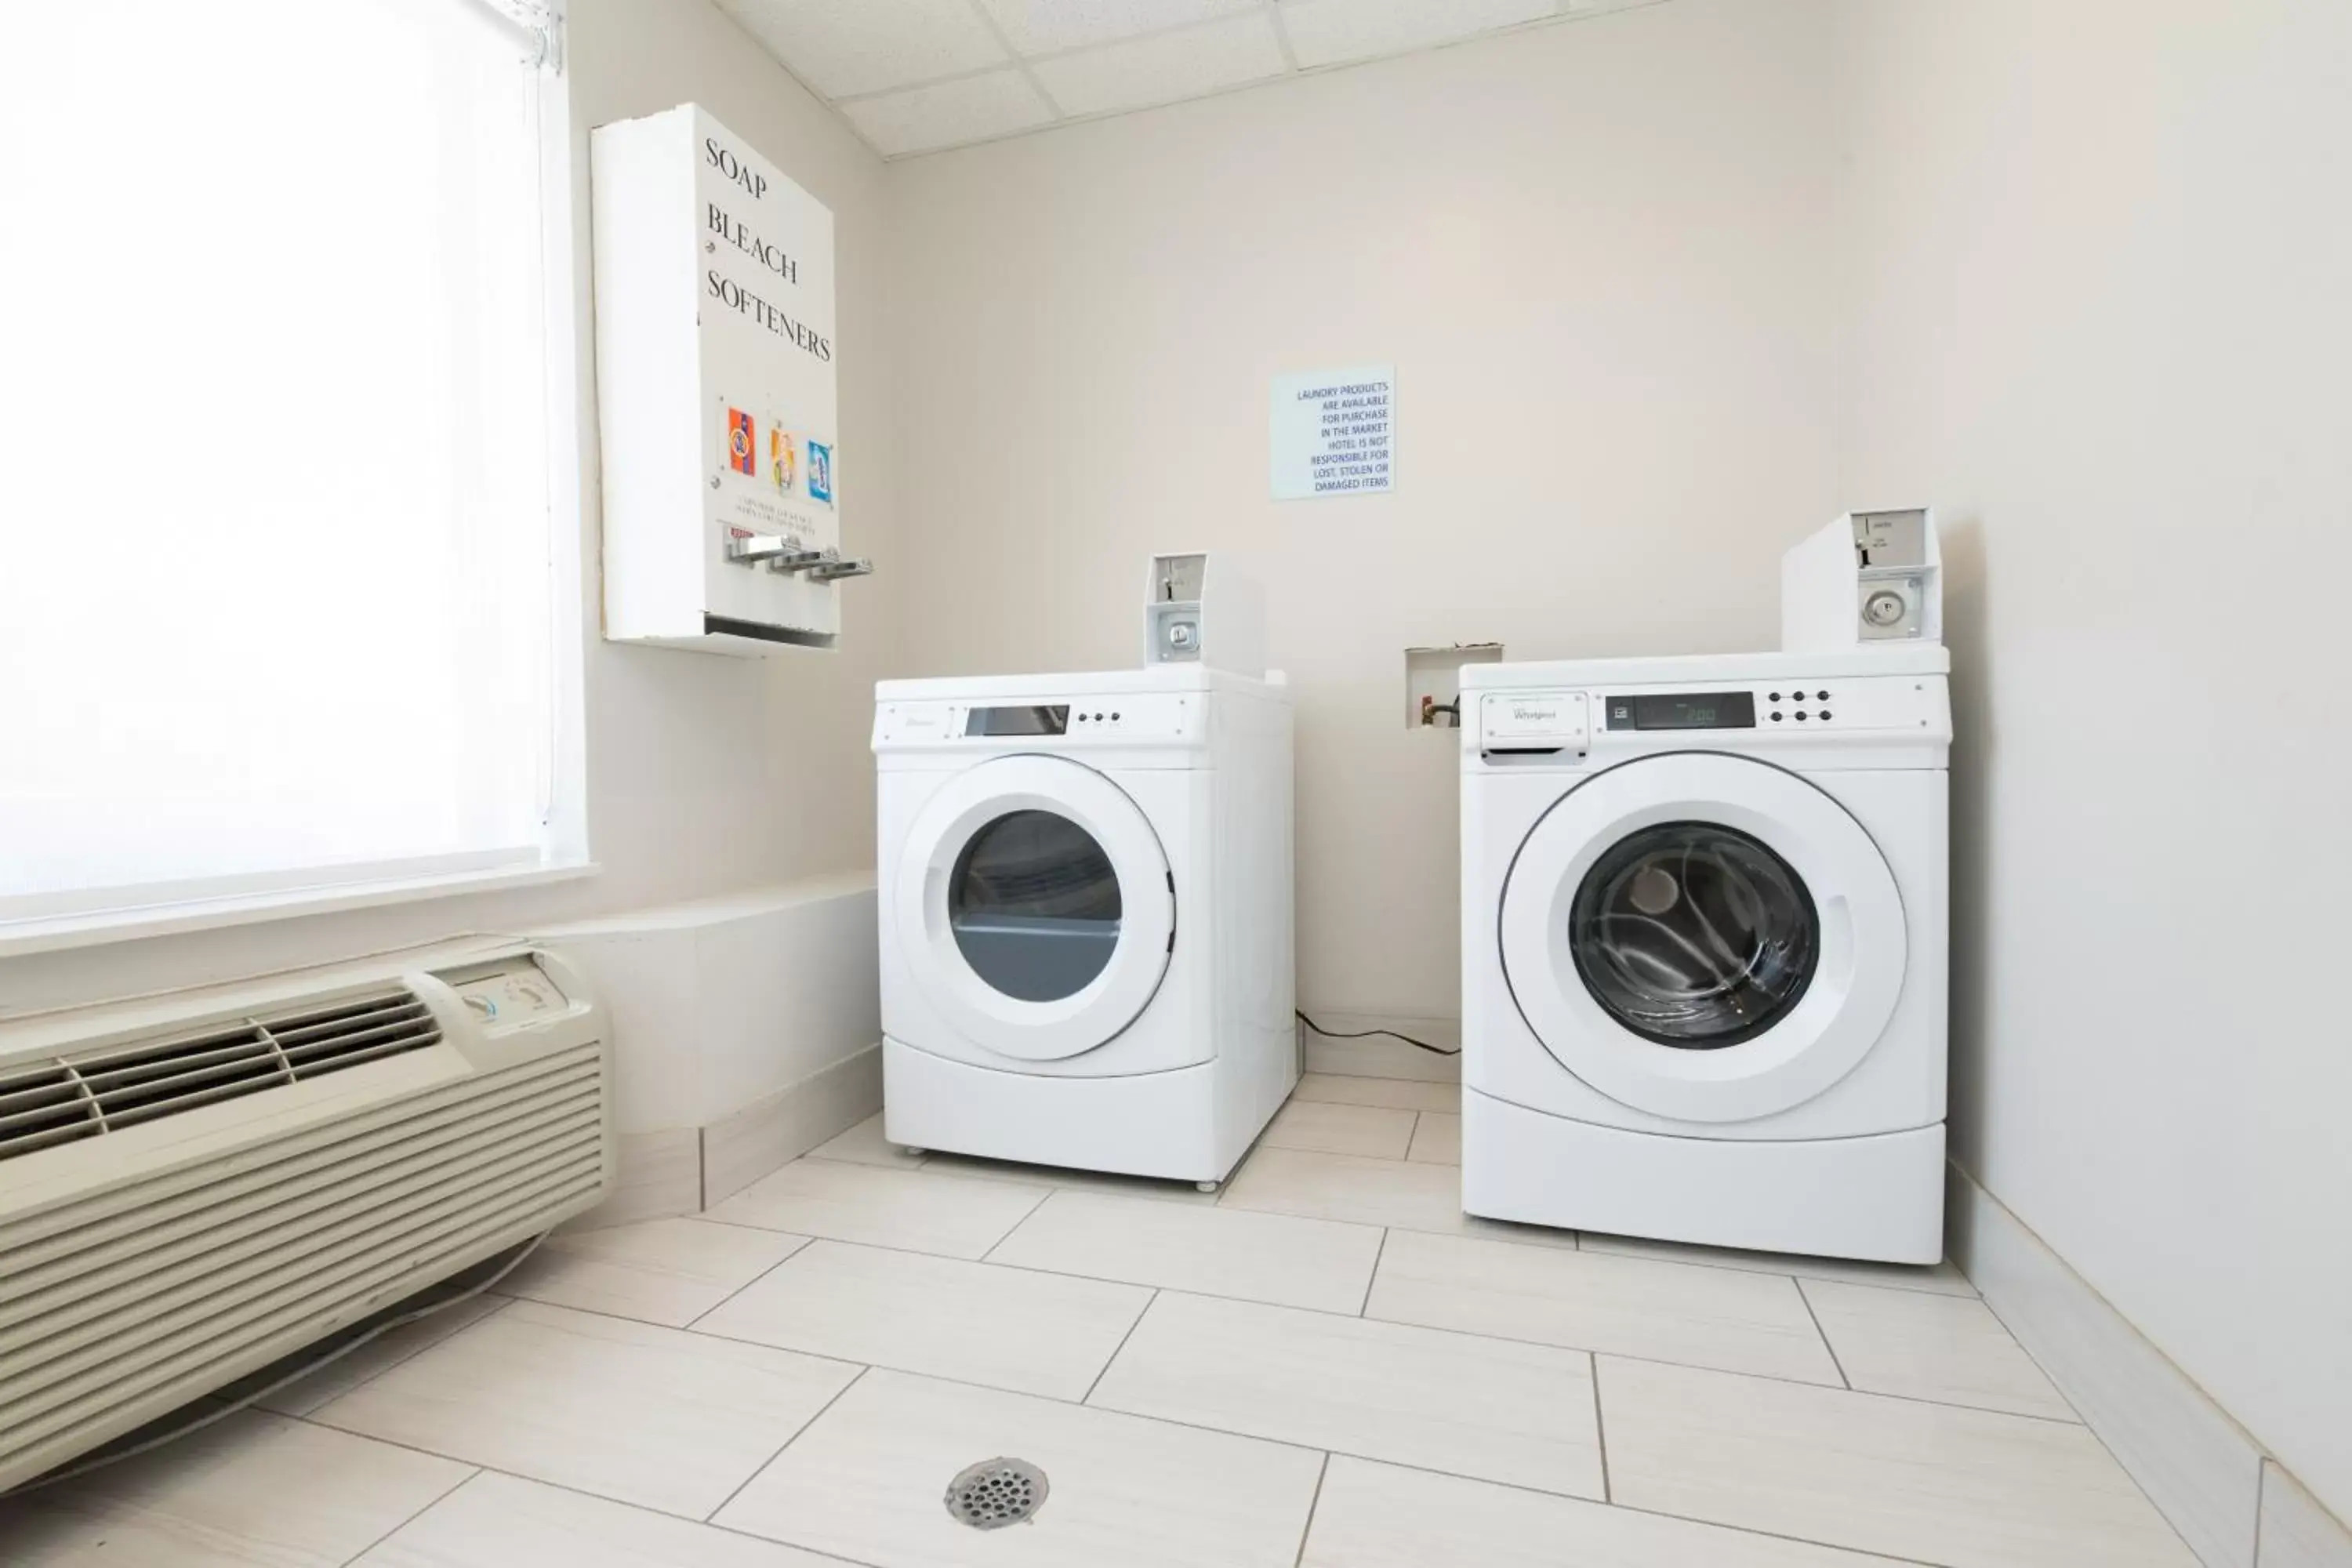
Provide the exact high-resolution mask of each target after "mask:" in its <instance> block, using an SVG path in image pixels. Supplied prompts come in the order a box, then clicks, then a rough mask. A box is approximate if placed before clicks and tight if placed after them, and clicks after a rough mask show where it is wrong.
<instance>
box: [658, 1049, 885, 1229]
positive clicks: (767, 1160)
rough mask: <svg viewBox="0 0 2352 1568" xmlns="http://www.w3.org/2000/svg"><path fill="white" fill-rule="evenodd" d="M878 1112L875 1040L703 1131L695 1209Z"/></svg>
mask: <svg viewBox="0 0 2352 1568" xmlns="http://www.w3.org/2000/svg"><path fill="white" fill-rule="evenodd" d="M881 1109H882V1042H881V1041H879V1040H877V1041H875V1042H874V1043H873V1044H872V1045H870V1046H868V1047H866V1048H865V1049H864V1050H862V1051H860V1052H858V1053H857V1054H856V1056H854V1057H848V1058H844V1059H843V1060H841V1061H837V1062H835V1063H834V1064H833V1065H832V1066H831V1067H828V1068H821V1069H820V1070H818V1071H816V1072H814V1073H811V1074H810V1075H809V1076H808V1077H806V1078H804V1079H801V1081H800V1082H798V1083H796V1084H793V1085H792V1086H791V1087H790V1088H787V1089H778V1090H777V1091H776V1092H775V1093H773V1094H772V1095H769V1096H768V1097H767V1098H766V1099H764V1100H754V1101H753V1102H752V1103H751V1104H750V1105H747V1106H745V1107H744V1108H743V1109H742V1110H739V1111H737V1112H736V1113H735V1114H734V1115H732V1116H730V1117H728V1118H727V1119H726V1120H724V1121H718V1122H714V1123H713V1124H711V1125H710V1126H709V1127H706V1128H704V1129H703V1130H702V1206H703V1207H705V1208H709V1206H710V1205H713V1204H715V1203H718V1202H719V1200H721V1199H723V1198H729V1197H732V1196H734V1195H735V1194H737V1193H740V1192H741V1191H742V1190H743V1189H744V1188H745V1187H748V1186H750V1185H751V1184H752V1183H753V1182H756V1181H758V1180H759V1179H760V1178H761V1177H762V1176H764V1175H766V1174H768V1173H770V1172H771V1171H776V1170H781V1169H782V1168H783V1167H784V1166H785V1165H788V1164H790V1163H792V1162H793V1161H794V1160H797V1159H799V1158H800V1157H801V1156H802V1155H803V1154H805V1153H807V1152H809V1151H810V1150H812V1149H814V1148H815V1147H816V1146H817V1145H818V1144H820V1143H823V1142H826V1141H827V1140H828V1139H832V1138H835V1137H837V1136H838V1135H840V1134H841V1133H844V1132H846V1131H849V1130H850V1129H851V1128H853V1127H855V1126H856V1125H857V1124H858V1123H859V1122H861V1121H865V1120H866V1118H867V1117H869V1116H871V1115H873V1114H874V1113H875V1112H876V1111H877V1110H881Z"/></svg>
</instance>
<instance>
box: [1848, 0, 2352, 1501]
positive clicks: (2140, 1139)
mask: <svg viewBox="0 0 2352 1568" xmlns="http://www.w3.org/2000/svg"><path fill="white" fill-rule="evenodd" d="M1838 36H1839V51H1838V58H1837V68H1838V80H1839V81H1840V83H1841V84H1842V85H1841V89H1840V92H1839V95H1838V96H1839V98H1840V100H1841V101H1842V102H1843V104H1844V105H1845V106H1846V108H1847V110H1849V112H1850V119H1849V121H1848V123H1847V125H1846V126H1845V128H1844V131H1843V138H1842V139H1843V146H1844V148H1845V150H1846V157H1847V160H1848V163H1847V168H1848V175H1847V180H1846V184H1845V187H1844V195H1845V196H1846V198H1847V200H1846V205H1845V212H1844V222H1843V228H1842V242H1841V243H1840V244H1839V246H1838V247H1837V254H1838V255H1839V256H1840V257H1841V258H1843V260H1844V262H1845V264H1846V265H1845V270H1844V272H1843V276H1842V278H1841V279H1840V282H1841V288H1842V297H1843V301H1844V308H1843V310H1842V321H1843V342H1844V353H1843V363H1842V383H1843V388H1842V390H1843V415H1842V427H1843V437H1844V442H1843V489H1842V490H1841V494H1843V495H1848V496H1851V497H1853V498H1854V499H1855V500H1857V501H1859V502H1865V503H1874V504H1875V503H1886V502H1895V501H1902V500H1910V499H1912V498H1916V497H1929V498H1933V499H1934V500H1937V501H1938V502H1939V503H1940V504H1941V505H1942V506H1943V507H1944V508H1945V513H1944V515H1945V517H1946V518H1947V519H1948V521H1949V522H1950V523H1951V524H1953V525H1954V526H1953V527H1952V528H1951V531H1949V532H1948V534H1947V536H1946V551H1947V557H1948V562H1949V563H1950V564H1949V565H1948V575H1949V577H1950V594H1949V602H1948V619H1949V626H1950V637H1949V640H1950V642H1951V643H1952V645H1953V650H1954V656H1955V661H1956V668H1955V674H1954V678H1953V690H1954V695H1955V699H1956V706H1957V707H1958V723H1959V736H1960V743H1959V745H1958V749H1957V750H1956V753H1955V759H1954V781H1953V798H1954V805H1955V812H1956V820H1955V823H1954V845H1955V854H1954V868H1955V879H1956V883H1957V895H1956V910H1955V914H1956V925H1955V930H1956V931H1957V934H1958V948H1957V952H1956V960H1957V963H1958V968H1957V971H1956V975H1955V984H1954V988H1953V990H1954V1002H1955V1030H1956V1032H1955V1048H1956V1052H1957V1060H1956V1063H1955V1099H1954V1103H1953V1114H1952V1124H1953V1129H1954V1132H1955V1134H1956V1137H1957V1143H1956V1153H1957V1155H1958V1158H1959V1160H1960V1161H1961V1163H1963V1164H1965V1165H1966V1166H1967V1167H1968V1168H1969V1170H1970V1171H1972V1172H1974V1173H1976V1174H1977V1175H1978V1176H1979V1178H1980V1179H1981V1180H1982V1181H1983V1183H1984V1184H1985V1185H1986V1186H1987V1187H1988V1188H1990V1190H1991V1192H1992V1193H1993V1194H1995V1195H1996V1196H1998V1197H1999V1198H2000V1199H2001V1200H2002V1202H2003V1203H2005V1204H2006V1205H2008V1206H2009V1207H2010V1208H2011V1210H2013V1211H2014V1212H2015V1213H2016V1214H2018V1215H2020V1216H2021V1217H2022V1218H2023V1219H2024V1220H2025V1221H2026V1222H2027V1223H2028V1224H2029V1225H2031V1226H2033V1227H2034V1228H2035V1229H2036V1230H2038V1231H2039V1232H2040V1233H2041V1235H2042V1237H2043V1238H2044V1239H2046V1240H2047V1241H2048V1242H2049V1243H2050V1244H2051V1245H2052V1246H2053V1247H2055V1248H2056V1249H2057V1250H2058V1251H2059V1252H2060V1253H2061V1254H2062V1255H2063V1256H2064V1258H2066V1259H2067V1260H2068V1261H2069V1262H2071V1263H2072V1264H2073V1265H2074V1268H2077V1269H2078V1270H2080V1271H2081V1272H2082V1273H2083V1274H2084V1276H2085V1277H2086V1278H2087V1279H2089V1280H2090V1281H2091V1282H2092V1283H2093V1284H2094V1285H2095V1286H2096V1287H2097V1288H2098V1289H2100V1290H2101V1291H2102V1292H2104V1293H2105V1295H2106V1296H2107V1297H2108V1298H2109V1300H2112V1301H2113V1302H2114V1303H2115V1305H2116V1307H2117V1308H2118V1309H2119V1310H2121V1311H2122V1312H2123V1313H2124V1314H2125V1315H2126V1317H2128V1318H2130V1319H2131V1320H2132V1321H2134V1322H2135V1323H2136V1324H2137V1325H2138V1326H2139V1328H2140V1329H2141V1330H2142V1331H2145V1332H2146V1333H2147V1334H2148V1335H2149V1336H2150V1337H2151V1338H2152V1339H2153V1340H2154V1341H2155V1342H2157V1344H2158V1346H2160V1347H2161V1348H2162V1349H2163V1350H2164V1351H2166V1352H2168V1354H2169V1355H2170V1356H2171V1357H2172V1358H2173V1359H2174V1360H2175V1361H2177V1362H2178V1363H2179V1364H2180V1365H2181V1366H2182V1367H2183V1368H2184V1369H2186V1370H2187V1371H2188V1372H2189V1374H2190V1375H2191V1376H2193V1377H2195V1378H2196V1379H2198V1380H2199V1381H2200V1383H2202V1384H2203V1385H2204V1386H2205V1388H2206V1389H2207V1391H2208V1392H2210V1394H2213V1395H2214V1396H2215V1397H2217V1398H2218V1399H2219V1400H2220V1401H2221V1404H2222V1405H2225V1406H2227V1407H2228V1409H2229V1410H2230V1411H2231V1412H2232V1413H2233V1414H2234V1415H2237V1416H2238V1418H2239V1419H2241V1420H2242V1421H2243V1422H2244V1423H2245V1425H2246V1426H2248V1428H2249V1429H2250V1430H2251V1431H2252V1434H2253V1436H2255V1437H2256V1438H2257V1439H2258V1440H2260V1441H2261V1442H2263V1444H2265V1445H2268V1446H2269V1447H2271V1448H2272V1449H2273V1451H2274V1452H2275V1453H2276V1454H2277V1455H2278V1456H2279V1457H2280V1458H2282V1459H2283V1460H2284V1461H2285V1463H2286V1464H2287V1465H2288V1466H2290V1467H2291V1468H2294V1470H2296V1471H2297V1472H2298V1473H2299V1474H2300V1475H2301V1477H2302V1478H2303V1479H2304V1481H2305V1483H2306V1484H2307V1485H2308V1486H2309V1487H2310V1488H2311V1489H2313V1490H2314V1491H2315V1493H2317V1494H2318V1495H2319V1496H2320V1497H2321V1499H2322V1500H2325V1501H2326V1502H2328V1503H2329V1504H2331V1505H2332V1506H2333V1507H2334V1508H2335V1509H2336V1510H2337V1512H2338V1513H2339V1514H2342V1515H2344V1516H2346V1517H2352V1138H2347V1120H2346V1118H2347V1108H2352V1023H2347V1017H2346V1015H2345V1012H2344V1010H2343V1004H2342V998H2341V994H2340V993H2341V985H2340V984H2339V982H2340V977H2341V975H2342V974H2343V973H2344V971H2345V966H2346V948H2347V942H2352V898H2348V897H2347V893H2352V811H2348V810H2347V803H2352V790H2347V784H2346V775H2345V768H2346V763H2347V760H2352V740H2347V736H2352V698H2347V681H2348V680H2352V659H2347V657H2346V655H2345V652H2344V648H2345V646H2346V645H2345V642H2344V632H2343V628H2344V626H2345V624H2346V616H2345V614H2344V611H2343V608H2342V599H2343V595H2344V592H2345V584H2346V582H2347V578H2352V372H2347V366H2352V6H2347V5H2345V4H2344V3H2343V0H2237V3H2235V4H2232V5H2210V4H2203V3H2198V0H2072V3H2070V4H2067V5H2049V4H2047V3H2045V0H1938V3H1936V4H1906V5H1890V4H1886V3H1885V0H1847V3H1846V4H1845V5H1843V10H1842V13H1841V16H1840V18H1839V27H1838Z"/></svg>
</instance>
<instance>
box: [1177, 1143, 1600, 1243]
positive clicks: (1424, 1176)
mask: <svg viewBox="0 0 2352 1568" xmlns="http://www.w3.org/2000/svg"><path fill="white" fill-rule="evenodd" d="M1220 1202H1222V1203H1223V1205H1224V1206H1225V1207H1227V1208H1234V1209H1258V1210H1261V1211H1264V1212H1266V1213H1271V1214H1295V1215H1306V1216H1308V1217H1310V1218H1315V1219H1336V1220H1346V1221H1349V1222H1350V1223H1352V1224H1355V1225H1383V1226H1397V1227H1399V1228H1401V1229H1404V1230H1426V1231H1438V1232H1443V1233H1448V1234H1452V1235H1455V1236H1496V1237H1502V1236H1508V1237H1513V1238H1514V1239H1517V1240H1523V1241H1526V1242H1528V1243H1529V1244H1531V1245H1535V1246H1549V1247H1574V1246H1575V1245H1576V1234H1575V1233H1574V1232H1573V1231H1566V1230H1542V1229H1538V1227H1536V1226H1516V1225H1514V1226H1506V1225H1498V1224H1496V1222H1495V1221H1493V1220H1486V1219H1478V1218H1475V1217H1474V1216H1472V1215H1466V1214H1464V1213H1463V1212H1462V1172H1461V1170H1460V1169H1459V1168H1458V1167H1456V1166H1454V1165H1433V1164H1429V1163H1419V1164H1416V1163H1412V1162H1411V1161H1406V1160H1367V1159H1362V1158H1360V1157H1358V1156H1355V1155H1350V1154H1319V1153H1315V1152H1311V1151H1308V1150H1304V1149H1268V1148H1263V1147H1261V1148H1260V1149H1259V1150H1258V1152H1256V1153H1255V1154H1252V1155H1251V1156H1250V1157H1249V1160H1248V1162H1247V1163H1244V1165H1243V1166H1242V1168H1241V1171H1240V1173H1238V1174H1236V1175H1235V1176H1234V1179H1233V1182H1232V1184H1230V1185H1228V1186H1227V1187H1226V1188H1225V1195H1224V1196H1223V1199H1221V1200H1220Z"/></svg>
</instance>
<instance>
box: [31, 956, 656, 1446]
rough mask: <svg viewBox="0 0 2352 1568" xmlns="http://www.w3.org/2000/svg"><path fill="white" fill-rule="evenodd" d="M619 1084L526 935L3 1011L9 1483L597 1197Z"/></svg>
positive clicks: (595, 1037)
mask: <svg viewBox="0 0 2352 1568" xmlns="http://www.w3.org/2000/svg"><path fill="white" fill-rule="evenodd" d="M610 1080H611V1057H610V1051H609V1047H608V1046H607V1044H606V1041H605V1029H604V1014H603V1011H602V1009H601V1008H600V1007H599V1006H598V1005H597V1004H596V1002H595V1000H594V998H593V995H592V994H590V992H589V990H588V988H587V986H586V985H585V984H584V983H583V982H582V981H581V979H580V978H579V976H578V975H577V973H575V972H574V971H573V970H572V968H571V967H570V966H569V965H568V964H566V963H563V962H562V960H561V959H559V958H557V957H556V956H555V955H553V954H552V953H549V952H542V951H538V950H534V949H530V948H524V947H518V946H500V947H482V946H476V947H473V948H471V949H469V950H453V949H446V948H445V949H437V950H435V951H433V952H426V953H423V954H418V955H414V956H412V958H411V960H410V961H409V964H408V965H402V964H400V963H397V962H393V963H377V964H375V965H373V967H370V966H343V967H339V968H335V969H329V970H316V971H310V972H308V973H302V974H298V975H293V976H289V977H281V978H278V979H276V980H272V981H269V982H266V983H254V984H245V985H241V986H236V987H215V988H211V989H207V990H204V991H195V992H187V993H182V994H178V995H174V996H166V997H163V998H158V999H151V1000H147V1001H142V1002H136V1003H126V1004H117V1005H107V1006H101V1007H94V1008H89V1009H82V1010H78V1011H75V1012H69V1013H63V1014H57V1015H51V1016H44V1017H40V1018H33V1019H23V1020H18V1021H16V1022H14V1023H0V1490H5V1489H7V1488H9V1487H12V1486H14V1485H16V1484H17V1483H19V1482H21V1481H25V1480H27V1479H31V1478H33V1477H35V1476H37V1475H39V1474H40V1473H41V1472H43V1471H45V1470H47V1469H49V1468H53V1467H55V1466H57V1465H59V1464H62V1463H64V1462H65V1461H67V1460H68V1459H70V1458H73V1457H75V1456H76V1455H78V1454H80V1453H82V1452H84V1451H86V1450H88V1449H90V1448H93V1447H98V1446H99V1445H100V1444H102V1443H105V1442H107V1441H108V1440H110V1439H111V1438H113V1437H115V1436H120V1435H121V1434H122V1433H124V1432H127V1431H130V1430H131V1429H132V1428H134V1427H136V1426H141V1425H142V1424H144V1423H146V1422H148V1421H151V1420H153V1419H154V1418H156V1417H158V1416H161V1415H164V1414H166V1413H168V1412H170V1411H172V1410H173V1409H175V1408H176V1407H178V1406H180V1405H184V1404H186V1403H187V1402H188V1401H190V1400H192V1399H194V1398H196V1397H197V1396H199V1395H201V1394H207V1393H210V1392H212V1391H214V1390H215V1389H218V1388H221V1387H223V1386H225V1385H226V1384H229V1383H231V1382H234V1381H235V1380H236V1379H238V1378H240V1377H243V1376H245V1375H246V1374H247V1373H251V1372H254V1371H256V1370H257V1369H259V1368H261V1367H263V1366H266V1365H268V1364H269V1363H271V1362H274V1361H276V1360H278V1359H279V1358H280V1357H283V1356H285V1355H288V1354H290V1353H291V1352H295V1351H298V1350H299V1349H301V1348H302V1347H303V1346H305V1345H307V1344H310V1342H314V1341H316V1340H318V1339H320V1338H321V1337H323V1336H325V1335H327V1334H329V1333H331V1332H332V1331H335V1330H336V1329H339V1328H341V1327H343V1326H344V1325H346V1324H349V1323H352V1322H354V1321H358V1320H359V1319H362V1318H364V1317H367V1316H368V1315H370V1314H371V1313H373V1312H375V1311H376V1310H380V1309H381V1308H383V1307H385V1306H387V1305H389V1304H391V1303H392V1302H394V1301H396V1300H401V1299H402V1298H403V1297H405V1296H409V1295H412V1294H414V1293H415V1292H416V1291H417V1290H420V1289H424V1288H425V1287H427V1286H430V1285H432V1284H434V1283H436V1282H437V1281H439V1280H441V1279H446V1278H448V1277H449V1276H450V1275H453V1274H456V1273H458V1272H460V1271H462V1270H464V1269H466V1268H470V1267H471V1266H472V1265H474V1264H476V1263H478V1262H480V1261H481V1260H482V1259H484V1258H488V1257H490V1256H491V1255H493V1254H495V1253H497V1252H499V1251H501V1250H503V1249H504V1248H506V1247H510V1246H513V1245H514V1244H516V1243H518V1242H520V1241H522V1240H524V1239H526V1238H528V1237H531V1236H535V1235H537V1234H539V1233H540V1232H541V1231H544V1230H546V1229H548V1228H550V1227H551V1226H554V1225H555V1224H557V1223H558V1222H560V1221H562V1220H563V1219H565V1218H567V1217H569V1216H570V1215H574V1214H577V1213H579V1212H581V1211H582V1210H583V1209H585V1208H587V1207H589V1206H590V1205H593V1204H594V1203H595V1202H596V1201H597V1199H598V1198H600V1197H601V1196H602V1195H603V1194H604V1192H605V1190H606V1189H607V1187H608V1186H609V1184H610V1183H611V1180H612V1172H613V1145H612V1137H611V1131H610V1118H609V1102H610V1093H611V1081H610Z"/></svg>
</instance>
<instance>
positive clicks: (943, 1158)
mask: <svg viewBox="0 0 2352 1568" xmlns="http://www.w3.org/2000/svg"><path fill="white" fill-rule="evenodd" d="M923 1164H924V1167H925V1169H927V1170H932V1171H939V1172H943V1173H948V1174H951V1175H960V1176H977V1177H980V1178H981V1179H982V1180H984V1181H992V1182H1023V1183H1026V1184H1029V1185H1031V1186H1034V1187H1051V1188H1053V1189H1054V1190H1055V1192H1069V1193H1102V1194H1106V1195H1108V1196H1111V1197H1120V1198H1154V1199H1157V1200H1159V1201H1160V1202H1162V1203H1177V1204H1202V1205H1206V1204H1213V1203H1215V1202H1216V1201H1217V1194H1214V1193H1204V1192H1202V1191H1201V1189H1200V1188H1198V1187H1196V1186H1194V1185H1193V1184H1192V1183H1190V1182H1179V1181H1169V1180H1164V1179H1162V1178H1160V1177H1158V1176H1130V1175H1127V1174H1124V1173H1121V1172H1118V1171H1075V1170H1072V1169H1070V1168H1069V1167H1068V1166H1066V1165H1025V1164H1023V1163H1020V1162H1019V1161H1017V1160H984V1159H982V1158H981V1157H980V1156H979V1155H977V1154H952V1153H947V1152H942V1151H939V1150H934V1151H932V1152H931V1154H930V1155H929V1158H927V1159H926V1160H925V1161H924V1162H923Z"/></svg>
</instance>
